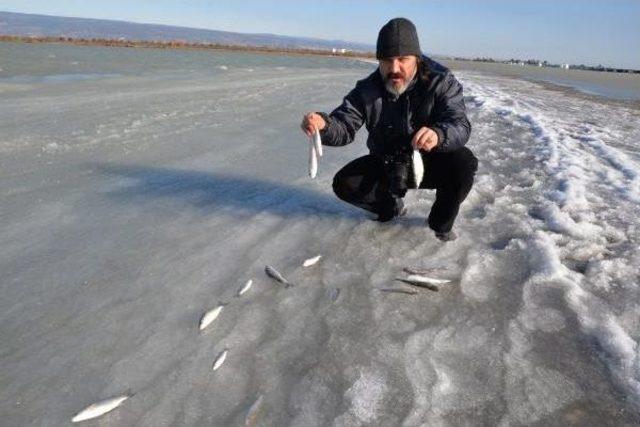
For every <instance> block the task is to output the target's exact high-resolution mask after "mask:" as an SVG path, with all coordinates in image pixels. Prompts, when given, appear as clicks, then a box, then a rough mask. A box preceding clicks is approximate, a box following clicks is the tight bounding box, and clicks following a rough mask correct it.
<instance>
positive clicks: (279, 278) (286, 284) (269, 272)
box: [264, 265, 293, 288]
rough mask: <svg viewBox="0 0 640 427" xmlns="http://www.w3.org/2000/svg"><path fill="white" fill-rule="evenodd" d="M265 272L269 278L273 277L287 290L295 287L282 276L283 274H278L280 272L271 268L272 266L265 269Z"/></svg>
mask: <svg viewBox="0 0 640 427" xmlns="http://www.w3.org/2000/svg"><path fill="white" fill-rule="evenodd" d="M264 272H265V273H267V276H269V277H271V278H272V279H273V280H275V281H276V282H279V283H282V284H283V285H284V287H285V288H288V287H289V286H293V284H291V283H290V282H289V281H288V280H287V279H285V278H284V277H283V276H282V274H280V273H279V272H278V270H276V269H275V268H273V267H271V266H270V265H267V266H265V267H264Z"/></svg>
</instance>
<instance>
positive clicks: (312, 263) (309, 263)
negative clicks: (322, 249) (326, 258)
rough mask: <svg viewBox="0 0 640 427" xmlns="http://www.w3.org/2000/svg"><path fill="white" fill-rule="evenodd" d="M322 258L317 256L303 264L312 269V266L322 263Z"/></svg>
mask: <svg viewBox="0 0 640 427" xmlns="http://www.w3.org/2000/svg"><path fill="white" fill-rule="evenodd" d="M320 258H322V255H317V256H314V257H313V258H309V259H306V260H304V262H303V263H302V266H303V267H311V266H312V265H314V264H316V263H317V262H318V261H320Z"/></svg>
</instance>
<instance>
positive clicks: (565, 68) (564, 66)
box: [560, 64, 570, 70]
mask: <svg viewBox="0 0 640 427" xmlns="http://www.w3.org/2000/svg"><path fill="white" fill-rule="evenodd" d="M560 68H562V69H563V70H568V69H569V68H570V65H569V64H562V65H561V66H560Z"/></svg>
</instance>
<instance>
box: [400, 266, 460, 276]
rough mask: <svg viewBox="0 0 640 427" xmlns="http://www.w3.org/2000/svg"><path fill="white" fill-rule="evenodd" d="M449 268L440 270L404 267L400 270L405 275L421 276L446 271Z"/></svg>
mask: <svg viewBox="0 0 640 427" xmlns="http://www.w3.org/2000/svg"><path fill="white" fill-rule="evenodd" d="M448 270H449V268H447V267H441V268H418V267H405V268H403V269H402V271H404V272H405V273H407V274H417V275H420V276H423V275H425V274H433V273H436V272H439V271H448Z"/></svg>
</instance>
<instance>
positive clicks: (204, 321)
mask: <svg viewBox="0 0 640 427" xmlns="http://www.w3.org/2000/svg"><path fill="white" fill-rule="evenodd" d="M223 308H224V304H222V305H219V306H217V307H216V308H214V309H212V310H209V311H207V312H206V313H205V314H203V315H202V318H201V319H200V330H201V331H202V330H203V329H204V328H206V327H207V326H209V325H210V324H211V322H213V321H214V320H216V319H217V318H218V316H219V315H220V312H221V311H222V309H223Z"/></svg>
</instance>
